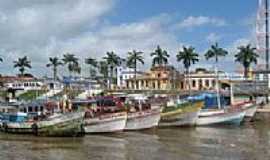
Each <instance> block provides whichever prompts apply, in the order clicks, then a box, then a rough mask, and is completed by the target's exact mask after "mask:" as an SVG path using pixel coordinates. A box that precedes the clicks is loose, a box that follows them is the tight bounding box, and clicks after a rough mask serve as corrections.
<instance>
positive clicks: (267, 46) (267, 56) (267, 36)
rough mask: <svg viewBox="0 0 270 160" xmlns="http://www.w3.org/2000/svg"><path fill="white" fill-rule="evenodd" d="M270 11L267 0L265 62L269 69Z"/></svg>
mask: <svg viewBox="0 0 270 160" xmlns="http://www.w3.org/2000/svg"><path fill="white" fill-rule="evenodd" d="M268 19H269V12H268V0H265V63H266V70H267V71H269V20H268Z"/></svg>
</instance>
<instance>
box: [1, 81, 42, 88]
mask: <svg viewBox="0 0 270 160" xmlns="http://www.w3.org/2000/svg"><path fill="white" fill-rule="evenodd" d="M42 86H43V82H42V81H39V80H28V81H13V82H7V83H5V84H4V87H6V88H8V89H13V90H24V91H28V90H40V89H41V88H42Z"/></svg>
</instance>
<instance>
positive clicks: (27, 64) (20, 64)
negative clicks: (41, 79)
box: [13, 56, 32, 76]
mask: <svg viewBox="0 0 270 160" xmlns="http://www.w3.org/2000/svg"><path fill="white" fill-rule="evenodd" d="M13 63H14V68H19V72H20V75H21V76H23V75H24V72H25V70H26V68H29V69H30V68H32V66H31V61H30V60H28V58H27V56H24V57H22V58H18V60H17V61H13Z"/></svg>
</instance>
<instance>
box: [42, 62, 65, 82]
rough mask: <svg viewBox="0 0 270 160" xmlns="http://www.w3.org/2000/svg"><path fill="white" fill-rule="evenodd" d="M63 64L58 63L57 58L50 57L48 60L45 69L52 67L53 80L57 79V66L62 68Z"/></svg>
mask: <svg viewBox="0 0 270 160" xmlns="http://www.w3.org/2000/svg"><path fill="white" fill-rule="evenodd" d="M62 65H63V63H62V62H61V61H60V59H59V58H58V57H50V58H49V63H48V64H47V65H46V66H47V67H52V70H53V79H54V80H56V79H57V68H58V67H59V66H62Z"/></svg>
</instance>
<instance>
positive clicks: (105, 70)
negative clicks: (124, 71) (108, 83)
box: [98, 61, 109, 79]
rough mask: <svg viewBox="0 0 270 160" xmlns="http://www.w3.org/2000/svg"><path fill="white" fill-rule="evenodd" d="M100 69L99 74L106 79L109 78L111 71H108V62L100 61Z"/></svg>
mask: <svg viewBox="0 0 270 160" xmlns="http://www.w3.org/2000/svg"><path fill="white" fill-rule="evenodd" d="M98 69H99V73H100V74H102V75H103V78H104V79H106V78H108V74H109V71H108V64H107V62H106V61H99V62H98Z"/></svg>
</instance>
